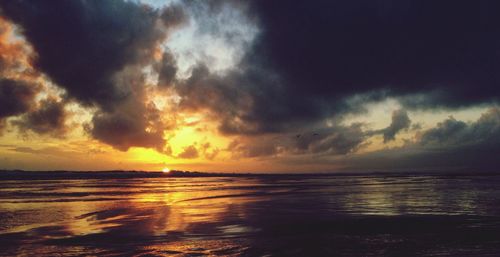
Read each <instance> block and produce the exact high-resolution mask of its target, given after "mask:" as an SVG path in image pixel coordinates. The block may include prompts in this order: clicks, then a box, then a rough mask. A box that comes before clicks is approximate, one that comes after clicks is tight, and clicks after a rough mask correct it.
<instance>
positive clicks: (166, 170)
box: [162, 167, 170, 173]
mask: <svg viewBox="0 0 500 257" xmlns="http://www.w3.org/2000/svg"><path fill="white" fill-rule="evenodd" d="M162 171H163V173H169V172H170V169H169V168H167V167H165V168H163V170H162Z"/></svg>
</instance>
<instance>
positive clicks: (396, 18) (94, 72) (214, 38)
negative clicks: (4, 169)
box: [0, 0, 500, 166]
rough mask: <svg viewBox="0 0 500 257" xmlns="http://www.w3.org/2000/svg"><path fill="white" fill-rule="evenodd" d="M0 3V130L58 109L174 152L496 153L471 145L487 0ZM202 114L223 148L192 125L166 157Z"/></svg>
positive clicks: (486, 101)
mask: <svg viewBox="0 0 500 257" xmlns="http://www.w3.org/2000/svg"><path fill="white" fill-rule="evenodd" d="M153 3H154V4H153ZM0 9H1V11H0V15H1V16H2V18H1V20H0V25H2V27H0V28H3V29H2V30H0V35H2V36H1V37H0V43H1V44H0V47H1V48H0V49H2V54H1V55H0V57H1V58H0V69H1V70H0V71H1V74H2V76H3V78H2V79H1V80H0V100H1V102H0V106H1V109H0V124H3V125H4V126H5V124H7V122H6V120H7V119H11V123H10V124H11V125H12V126H15V127H17V128H18V129H19V131H21V132H27V131H30V132H34V133H36V134H40V135H52V136H61V135H64V134H66V133H67V132H68V131H69V128H68V125H67V124H68V120H69V119H70V117H71V115H70V112H69V111H68V107H67V106H66V105H68V104H70V103H72V104H77V105H78V106H80V107H81V108H84V109H86V110H89V113H90V115H91V117H90V118H88V119H87V121H86V122H83V123H84V124H81V125H83V126H84V127H85V130H84V131H85V132H86V133H87V136H89V137H91V138H93V139H96V140H98V141H100V142H102V143H104V144H108V145H110V146H112V147H114V148H115V149H118V150H120V151H127V150H129V149H130V148H131V147H143V148H151V149H155V150H156V151H157V152H159V153H162V154H164V155H165V156H170V157H172V158H179V159H200V158H204V159H206V160H207V161H209V160H214V159H217V157H218V156H219V157H220V156H226V157H225V158H236V159H239V158H249V159H259V158H283V159H287V158H302V159H303V158H309V157H311V156H313V157H318V158H320V159H324V158H327V159H328V158H330V157H333V158H339V156H348V158H350V159H352V160H354V159H355V158H358V157H359V158H361V156H375V154H374V153H373V151H375V152H376V153H378V154H380V155H383V156H384V158H386V156H388V155H390V154H392V156H397V155H398V154H399V155H401V154H402V153H407V154H408V155H407V156H411V153H415V158H414V159H413V160H416V159H417V157H418V158H421V159H424V160H423V161H422V163H425V160H429V163H433V162H431V160H433V158H437V157H436V156H441V154H445V153H450V156H451V155H452V153H457V151H458V150H457V149H459V150H460V151H465V149H469V148H470V149H476V150H477V149H491V151H492V152H495V153H498V151H497V149H495V148H491V147H490V148H488V147H486V146H484V145H483V144H482V143H481V142H483V141H484V142H491V141H494V140H493V139H494V138H496V134H495V133H496V130H495V128H494V127H491V126H493V125H491V124H496V123H495V122H496V121H495V119H494V116H495V114H494V113H495V110H497V109H496V108H497V107H495V104H497V102H498V100H499V97H500V89H499V88H500V87H498V83H499V82H500V81H499V76H500V75H499V74H500V73H499V71H498V63H499V51H500V49H499V48H498V46H497V42H498V41H499V40H500V33H499V32H500V26H499V25H500V18H499V17H498V15H497V13H498V11H500V4H499V3H497V1H476V2H464V1H439V2H436V1H411V0H398V1H393V0H381V1H369V0H354V1H326V0H315V1H313V2H306V1H301V2H296V3H295V2H294V3H293V4H290V2H289V1H281V0H273V1H267V0H262V1H261V0H257V1H243V0H240V1H224V0H222V1H190V0H186V1H165V2H161V1H118V0H117V1H97V0H77V1H29V0H12V1H3V2H1V3H0ZM5 24H7V25H5ZM14 27H15V29H13V28H14ZM14 30H15V31H16V33H17V34H16V33H14V32H12V31H14ZM7 32H9V33H7ZM14 34H15V35H14ZM8 35H10V36H8ZM12 35H14V36H12ZM15 39H18V40H20V39H22V40H25V44H24V45H20V44H19V43H13V42H14V41H15ZM21 54H24V56H25V58H20V59H19V60H24V61H22V62H20V63H17V62H16V58H13V57H15V56H20V55H21ZM19 67H27V68H25V70H24V71H20V68H19ZM41 81H42V82H43V83H41ZM40 83H41V84H42V85H44V86H41V85H40ZM47 85H53V86H54V87H56V88H58V89H60V90H61V92H59V94H56V95H53V93H47V92H44V91H43V90H42V88H48V87H50V86H47ZM387 99H393V100H394V101H396V102H397V103H398V106H397V108H389V109H387V110H384V112H383V113H379V114H377V115H379V116H382V115H385V116H384V117H388V120H386V124H383V126H378V127H374V126H373V124H374V123H378V122H379V120H380V119H381V117H375V118H372V119H371V120H362V121H359V120H358V121H356V122H349V119H348V117H351V116H356V115H358V116H359V117H361V116H362V115H363V114H364V113H367V112H369V111H370V110H369V109H368V107H367V106H368V105H367V104H369V103H384V102H387ZM478 106H481V108H491V109H490V111H488V112H487V113H484V114H482V116H481V117H480V118H479V119H478V120H477V121H475V122H470V121H469V122H466V121H460V120H455V119H454V118H449V119H447V120H445V121H441V122H439V123H437V122H435V120H434V123H433V124H431V123H432V122H429V121H427V120H425V119H423V120H422V119H419V117H418V115H417V113H420V112H440V111H446V112H449V113H450V114H453V113H454V112H457V111H459V110H463V109H467V108H477V107H478ZM189 115H191V116H193V117H204V118H203V120H201V121H199V120H198V121H197V122H191V123H190V122H185V121H183V120H182V117H186V116H189ZM479 115H480V113H476V116H477V117H479ZM410 117H412V118H411V119H410ZM196 119H198V118H196ZM414 119H415V120H416V121H415V120H414ZM204 122H205V123H210V124H215V126H212V127H211V128H212V129H213V131H210V133H212V134H216V135H218V136H220V137H222V138H225V139H226V141H228V142H230V143H228V145H227V146H225V147H224V148H222V147H215V146H214V145H211V144H210V142H209V141H210V140H209V139H208V138H207V136H206V135H205V136H204V138H203V139H202V140H201V141H200V139H192V140H191V141H190V142H189V144H185V145H182V146H179V147H177V148H179V149H181V150H180V151H178V152H177V153H172V150H171V147H172V145H171V144H172V143H171V139H175V136H176V133H179V130H180V129H181V127H182V126H188V124H195V125H189V126H197V131H206V129H205V130H204V129H203V128H202V127H201V125H202V124H203V123H204ZM412 124H418V125H419V126H420V124H427V125H426V126H425V127H421V126H420V127H419V126H417V127H415V128H411V126H412ZM205 125H206V124H205ZM206 126H208V125H206ZM488 126H490V127H488ZM196 140H198V142H202V141H203V142H204V143H198V144H196ZM172 142H176V141H175V140H172ZM467 142H468V143H467ZM459 144H460V146H458V145H459ZM394 145H398V146H397V147H399V148H403V149H404V150H401V151H400V153H396V152H392V150H391V149H393V148H390V147H393V146H394ZM437 145H442V146H441V147H439V151H438V153H436V152H433V151H430V150H429V149H431V148H432V147H434V146H436V147H437ZM431 146H432V147H431ZM387 147H389V148H387ZM174 148H175V145H174ZM366 151H368V152H370V151H371V152H372V154H371V155H370V154H367V153H366ZM361 152H363V153H361ZM417 152H418V154H417ZM423 153H425V154H423ZM423 156H425V158H424V157H423ZM363 158H364V159H362V162H365V163H372V161H371V160H368V159H367V158H368V157H366V158H365V157H363ZM405 158H406V157H405ZM408 158H410V157H408ZM408 158H407V159H405V161H408ZM485 158H487V157H485ZM410 159H411V158H410ZM443 159H446V158H443ZM360 160H361V159H360ZM306 161H307V160H306ZM328 161H331V160H328ZM488 161H493V159H488ZM361 166H362V165H361ZM386 166H388V164H387V165H386Z"/></svg>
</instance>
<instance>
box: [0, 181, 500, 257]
mask: <svg viewBox="0 0 500 257" xmlns="http://www.w3.org/2000/svg"><path fill="white" fill-rule="evenodd" d="M499 182H500V181H499V178H498V177H462V178H461V177H454V178H447V177H432V176H426V177H371V176H366V177H363V176H342V177H293V176H292V177H286V176H281V177H248V178H245V177H238V178H149V179H119V180H116V179H87V180H53V181H48V180H33V181H1V182H0V188H1V189H0V221H1V222H0V246H1V249H0V250H2V251H1V253H0V255H5V256H15V255H32V254H35V253H36V255H37V256H53V255H63V256H64V255H66V256H72V255H74V254H76V253H85V254H88V255H99V256H116V255H138V256H140V255H145V254H148V256H191V255H207V256H264V255H270V256H329V255H330V254H332V253H336V255H337V256H380V255H384V254H389V255H390V254H396V255H397V253H401V252H404V250H405V249H406V250H407V249H408V248H410V249H412V252H416V253H419V254H418V256H435V255H439V254H445V253H446V254H448V253H453V254H452V255H453V256H460V254H463V255H465V256H466V255H467V254H469V255H470V254H472V255H474V256H481V255H484V256H488V255H487V254H490V253H498V252H499V246H500V244H498V243H500V242H499V241H498V239H497V236H496V235H497V233H498V232H500V229H499V224H500V222H499V219H498V217H499V214H500V209H499V208H500V207H499V206H498V204H497V203H498V201H499V200H500V189H498V187H496V186H495V185H497V183H499ZM466 235H467V236H466ZM439 238H441V239H439ZM474 238H479V239H481V240H475V239H474ZM445 239H446V240H445ZM450 242H451V243H450ZM456 242H460V244H457V243H456ZM491 256H494V254H493V255H491Z"/></svg>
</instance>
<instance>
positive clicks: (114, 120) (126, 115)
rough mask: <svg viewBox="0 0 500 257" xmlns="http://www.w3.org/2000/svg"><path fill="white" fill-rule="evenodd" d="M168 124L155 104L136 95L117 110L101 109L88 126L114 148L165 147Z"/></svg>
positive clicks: (91, 132)
mask: <svg viewBox="0 0 500 257" xmlns="http://www.w3.org/2000/svg"><path fill="white" fill-rule="evenodd" d="M164 129H166V128H165V124H163V123H162V121H161V119H160V113H159V111H158V110H157V109H156V107H155V106H154V105H152V104H149V105H144V103H141V102H137V100H136V99H130V100H129V102H127V103H124V104H123V105H120V106H119V108H116V109H115V110H114V111H113V112H104V111H98V112H97V113H96V114H95V115H94V117H93V118H92V125H91V126H90V127H88V128H87V130H88V132H89V133H90V134H91V135H92V136H93V137H94V138H95V139H98V140H100V141H102V142H104V143H107V144H109V145H111V146H113V147H114V148H116V149H118V150H121V151H127V150H128V149H129V148H130V147H134V146H138V147H146V148H155V149H156V150H158V151H159V152H163V151H164V146H165V144H166V141H165V139H163V130H164Z"/></svg>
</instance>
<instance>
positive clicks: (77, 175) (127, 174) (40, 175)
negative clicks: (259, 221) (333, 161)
mask: <svg viewBox="0 0 500 257" xmlns="http://www.w3.org/2000/svg"><path fill="white" fill-rule="evenodd" d="M304 176H307V177H323V176H328V177H332V176H339V177H341V176H378V177H409V176H411V177H414V176H443V177H450V176H500V173H498V172H450V171H433V172H411V171H409V172H401V171H398V172H356V173H354V172H351V173H348V172H337V173H335V172H328V173H327V172H324V173H318V172H315V173H222V172H199V171H180V170H172V171H170V172H168V173H165V172H158V171H124V170H110V171H63V170H58V171H24V170H0V180H57V179H132V178H196V177H202V178H203V177H304Z"/></svg>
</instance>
